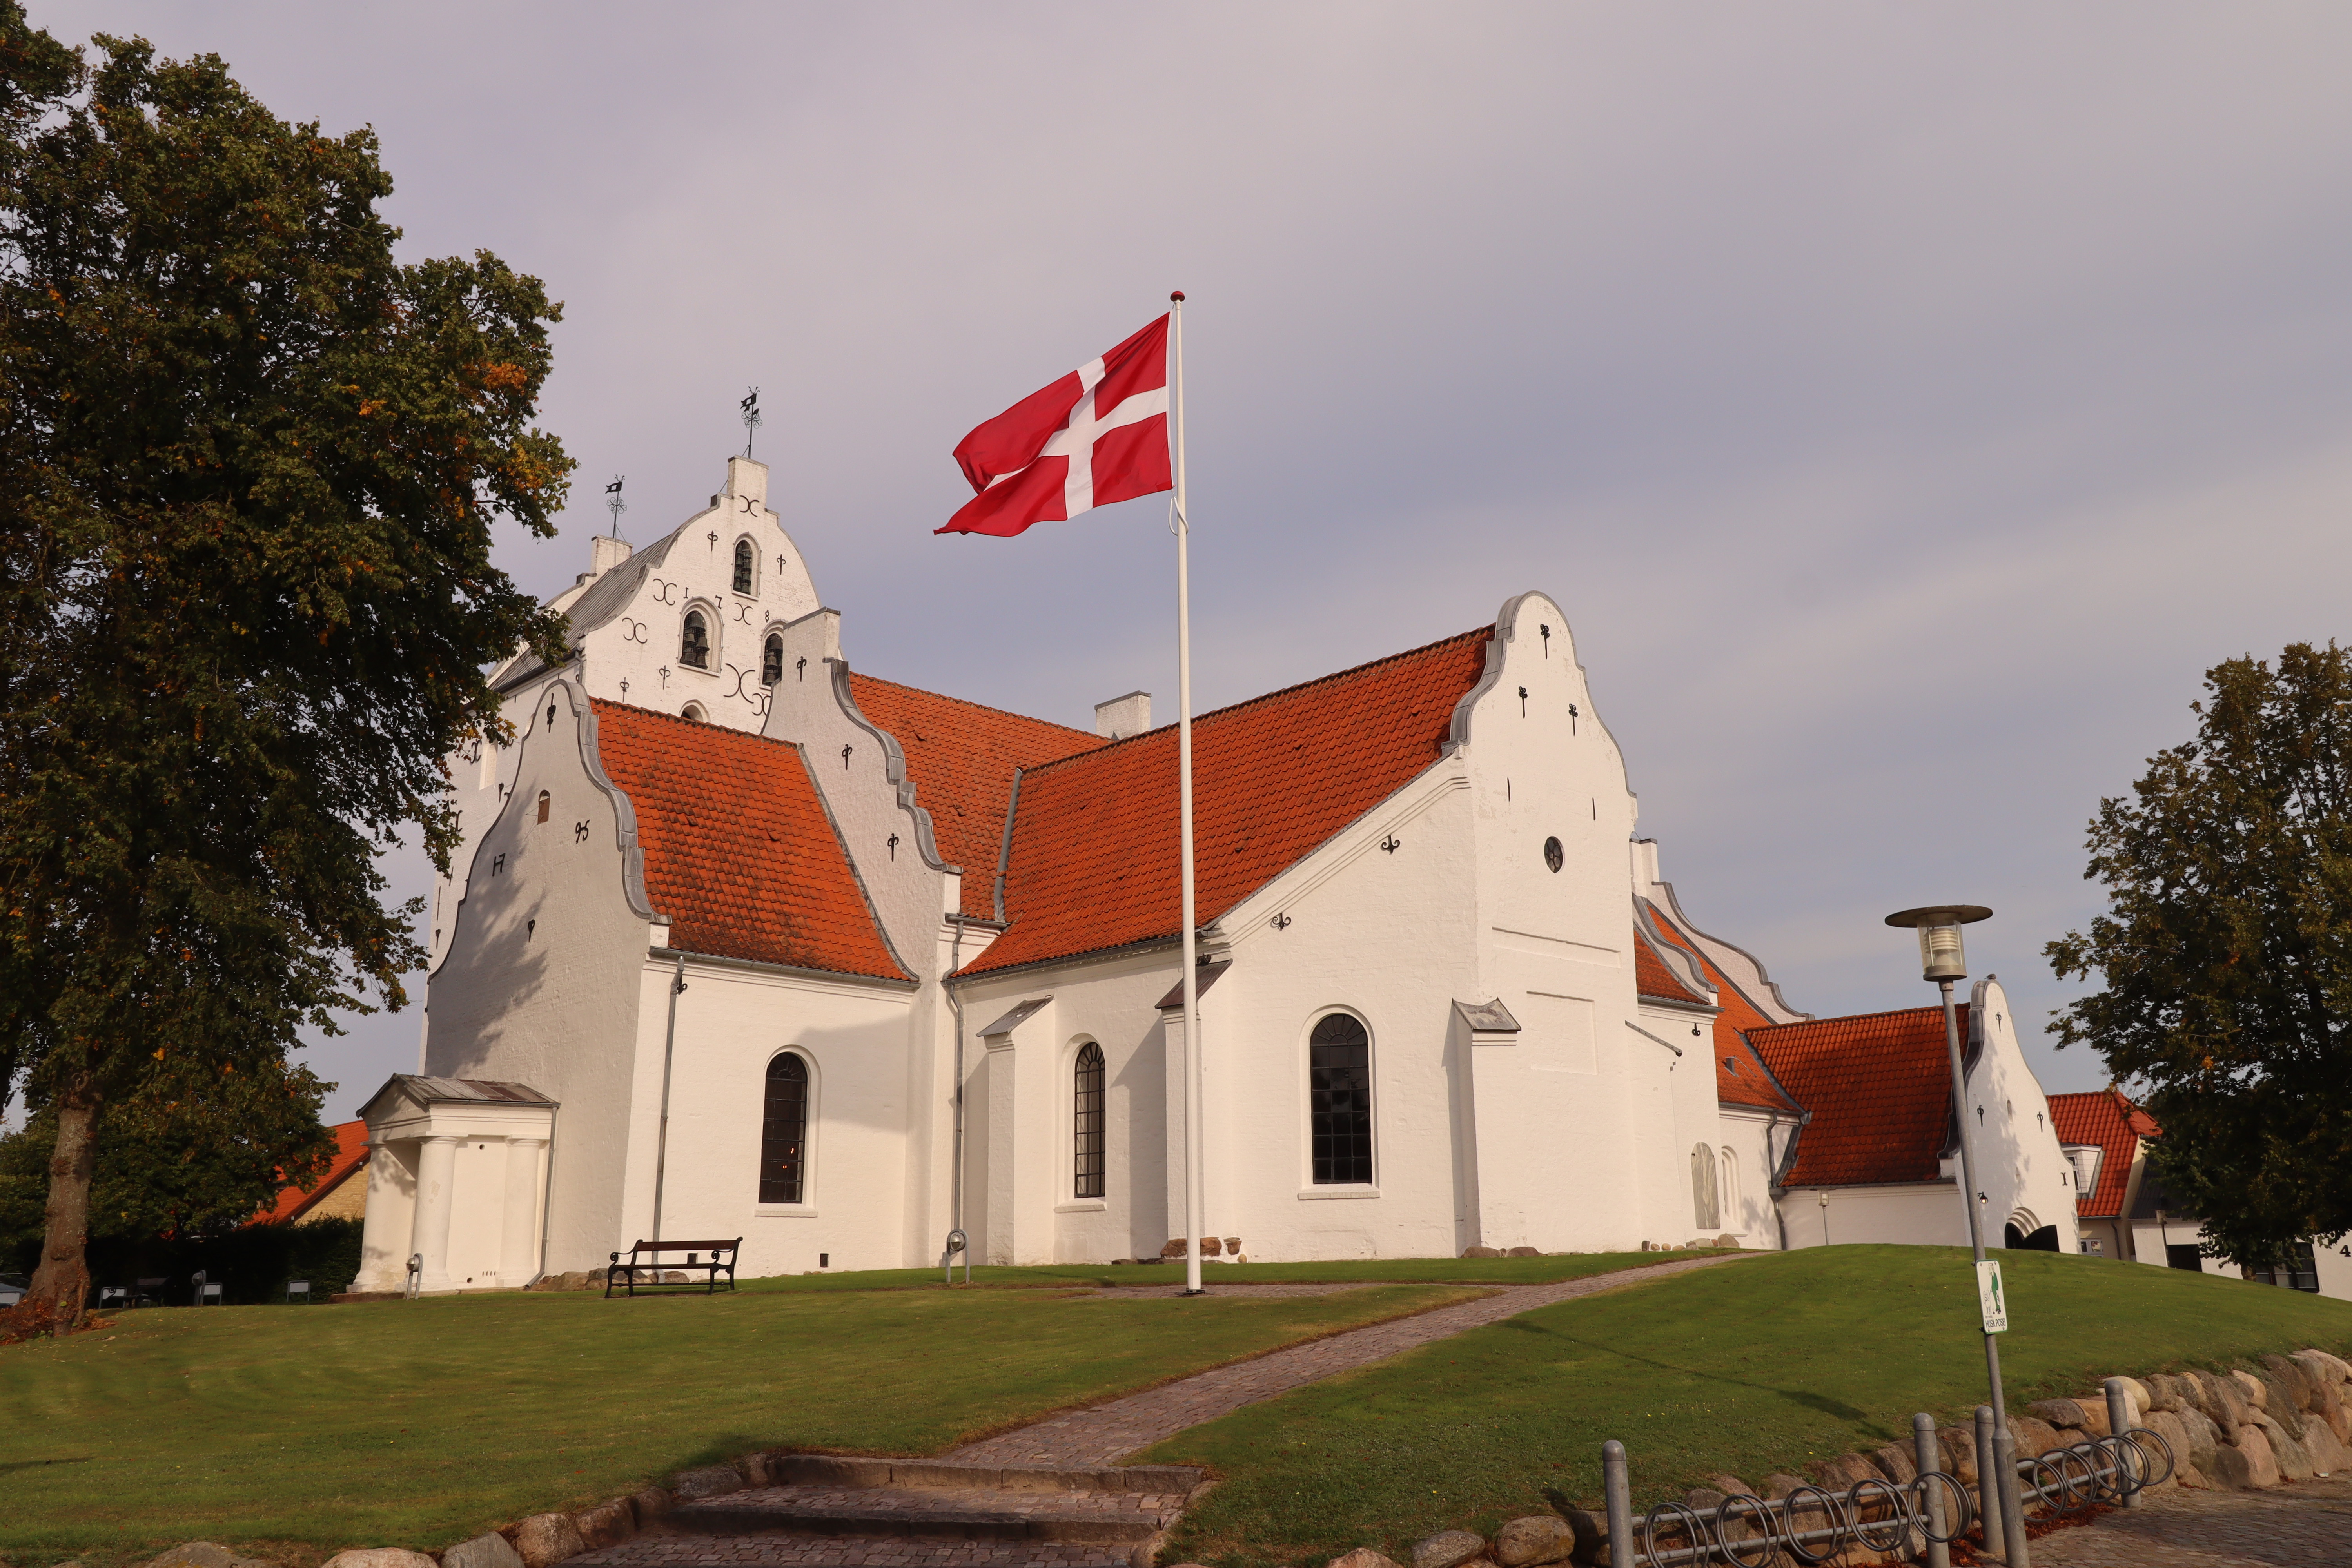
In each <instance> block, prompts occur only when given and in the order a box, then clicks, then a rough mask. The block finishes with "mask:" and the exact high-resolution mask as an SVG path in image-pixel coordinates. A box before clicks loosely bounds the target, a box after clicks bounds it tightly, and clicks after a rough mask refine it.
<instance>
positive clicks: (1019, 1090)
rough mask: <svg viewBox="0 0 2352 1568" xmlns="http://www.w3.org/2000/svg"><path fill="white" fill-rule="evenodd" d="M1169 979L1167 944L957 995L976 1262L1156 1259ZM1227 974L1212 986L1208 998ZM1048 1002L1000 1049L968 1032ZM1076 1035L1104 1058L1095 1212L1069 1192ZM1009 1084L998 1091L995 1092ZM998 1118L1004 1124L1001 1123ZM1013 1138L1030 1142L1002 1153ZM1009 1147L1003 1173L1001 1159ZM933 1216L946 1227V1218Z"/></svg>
mask: <svg viewBox="0 0 2352 1568" xmlns="http://www.w3.org/2000/svg"><path fill="white" fill-rule="evenodd" d="M1178 973H1179V970H1178V965H1177V962H1176V955H1175V952H1174V950H1173V949H1172V948H1171V949H1168V950H1164V951H1152V952H1141V953H1130V954H1125V955H1121V956H1119V957H1116V958H1111V959H1104V960H1096V961H1091V962H1081V963H1067V964H1062V965H1057V966H1055V967H1054V968H1052V969H1049V970H1044V971H1024V972H1022V973H1016V974H1010V975H1002V976H995V977H992V978H988V979H982V980H977V981H974V982H972V983H971V984H966V985H963V986H960V987H959V988H958V991H959V994H960V995H961V998H962V1003H963V1012H964V1021H965V1024H966V1026H967V1028H968V1029H969V1030H971V1031H972V1033H971V1035H970V1037H968V1038H967V1040H966V1042H965V1051H964V1068H965V1074H966V1089H967V1101H966V1103H967V1106H968V1108H969V1119H968V1121H967V1123H966V1133H967V1137H966V1144H965V1147H966V1157H967V1161H968V1164H967V1168H966V1180H967V1186H966V1194H967V1196H966V1205H965V1221H964V1223H965V1229H966V1230H967V1231H968V1232H969V1233H970V1234H971V1242H972V1248H973V1255H974V1259H975V1261H976V1262H980V1263H987V1262H991V1261H1018V1262H1023V1263H1055V1262H1064V1263H1069V1262H1091V1263H1103V1262H1108V1261H1109V1260H1110V1259H1111V1258H1136V1257H1147V1258H1148V1257H1156V1256H1158V1254H1159V1252H1160V1247H1161V1244H1162V1243H1164V1242H1165V1241H1166V1240H1167V1239H1168V1238H1169V1237H1172V1236H1175V1235H1176V1234H1177V1233H1178V1231H1179V1230H1181V1228H1182V1226H1181V1211H1178V1213H1177V1217H1176V1218H1173V1219H1171V1209H1170V1206H1169V1190H1170V1182H1171V1167H1170V1165H1169V1163H1168V1158H1167V1134H1166V1129H1167V1125H1168V1122H1167V1110H1168V1107H1167V1094H1166V1089H1165V1079H1166V1065H1165V1041H1164V1038H1163V1031H1162V1028H1161V1024H1160V1014H1159V1011H1158V1008H1157V1006H1156V1004H1157V1003H1158V1001H1159V1000H1160V997H1161V996H1163V995H1165V994H1167V992H1168V989H1169V987H1171V985H1173V984H1175V983H1176V979H1177V976H1178ZM1231 978H1232V977H1231V976H1230V975H1228V976H1227V977H1226V980H1225V981H1224V982H1221V983H1220V984H1219V985H1218V987H1217V988H1216V990H1215V991H1214V992H1213V993H1212V994H1211V1001H1212V1002H1213V1001H1215V1000H1216V998H1217V996H1219V995H1220V994H1222V993H1223V987H1224V985H1225V984H1229V983H1230V982H1231ZM1048 996H1050V997H1051V998H1053V1004H1052V1005H1051V1006H1049V1007H1047V1008H1045V1009H1044V1010H1042V1012H1041V1013H1039V1014H1037V1015H1034V1016H1031V1017H1030V1018H1029V1019H1027V1020H1025V1021H1024V1026H1022V1027H1019V1028H1016V1029H1014V1030H1013V1032H1012V1034H1011V1036H1010V1038H1009V1040H1008V1041H1006V1042H1005V1043H1003V1045H1001V1046H1000V1047H999V1048H998V1049H995V1050H991V1049H990V1048H989V1047H988V1043H987V1042H985V1041H983V1040H982V1038H981V1037H980V1036H979V1034H978V1031H979V1030H982V1029H984V1028H987V1027H988V1026H990V1025H991V1024H992V1023H994V1022H995V1021H996V1020H997V1019H999V1018H1001V1017H1003V1016H1004V1015H1005V1014H1007V1013H1008V1012H1010V1011H1012V1010H1013V1008H1014V1007H1016V1006H1017V1005H1020V1004H1021V1003H1023V1002H1024V1001H1029V1000H1033V999H1036V998H1041V997H1048ZM1207 1011H1208V1009H1205V1008H1204V1012H1207ZM1211 1016H1214V1015H1213V1014H1211ZM1088 1041H1091V1042H1092V1043H1094V1044H1096V1045H1097V1046H1100V1047H1102V1052H1103V1088H1104V1102H1105V1103H1104V1110H1105V1127H1106V1140H1105V1143H1106V1147H1105V1155H1106V1159H1105V1169H1104V1194H1103V1197H1102V1199H1101V1200H1100V1204H1099V1206H1097V1205H1096V1204H1095V1203H1094V1202H1092V1201H1089V1200H1086V1199H1081V1198H1078V1197H1077V1196H1076V1157H1075V1151H1076V1054H1077V1049H1078V1047H1079V1046H1080V1045H1081V1044H1083V1043H1086V1042H1088ZM1008 1083H1009V1084H1010V1085H1011V1089H1010V1090H1009V1092H1001V1091H1003V1090H1004V1089H1005V1086H1006V1085H1007V1084H1008ZM1008 1116H1009V1117H1012V1118H1013V1119H1014V1121H1013V1125H1012V1126H1010V1127H1008V1126H1007V1125H1006V1121H1005V1119H1006V1118H1007V1117H1008ZM1021 1131H1027V1132H1029V1133H1030V1135H1031V1137H1030V1142H1029V1144H1028V1146H1027V1147H1026V1148H1025V1149H1023V1150H1020V1151H1019V1152H1013V1151H1014V1150H1015V1146H1016V1141H1017V1137H1018V1134H1019V1133H1020V1132H1021ZM1008 1152H1010V1153H1011V1159H1012V1164H1011V1167H1010V1169H1009V1171H1008V1170H1007V1169H1006V1168H1005V1167H1004V1166H1003V1163H1002V1161H1003V1158H1004V1157H1005V1154H1006V1153H1008ZM941 1215H942V1220H943V1221H944V1218H945V1211H944V1210H942V1211H941ZM940 1228H941V1230H942V1231H944V1228H945V1226H944V1224H942V1225H941V1226H940ZM1203 1234H1206V1233H1205V1232H1204V1233H1203ZM1219 1234H1221V1235H1222V1234H1229V1233H1224V1232H1221V1233H1219Z"/></svg>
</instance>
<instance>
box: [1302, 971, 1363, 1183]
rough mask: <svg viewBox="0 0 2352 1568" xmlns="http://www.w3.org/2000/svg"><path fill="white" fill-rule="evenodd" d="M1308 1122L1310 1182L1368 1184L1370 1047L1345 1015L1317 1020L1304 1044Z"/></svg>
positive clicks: (1359, 1029) (1361, 1033)
mask: <svg viewBox="0 0 2352 1568" xmlns="http://www.w3.org/2000/svg"><path fill="white" fill-rule="evenodd" d="M1307 1123H1308V1132H1309V1135H1310V1141H1311V1142H1312V1145H1313V1155H1314V1162H1315V1181H1316V1184H1318V1186H1320V1185H1347V1186H1364V1185H1370V1183H1371V1179H1372V1042H1371V1037H1370V1036H1369V1035H1367V1034H1365V1033H1364V1026H1363V1025H1362V1024H1360V1023H1359V1022H1358V1021H1357V1020H1356V1019H1354V1018H1352V1017H1349V1016H1348V1015H1347V1014H1345V1013H1334V1014H1331V1015H1330V1016H1328V1017H1326V1018H1323V1019H1321V1020H1320V1021H1318V1023H1317V1024H1316V1026H1315V1032H1314V1033H1313V1034H1312V1035H1309V1036H1308V1037H1307Z"/></svg>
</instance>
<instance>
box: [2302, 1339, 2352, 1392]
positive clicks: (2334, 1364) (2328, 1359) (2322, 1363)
mask: <svg viewBox="0 0 2352 1568" xmlns="http://www.w3.org/2000/svg"><path fill="white" fill-rule="evenodd" d="M2293 1359H2294V1361H2296V1362H2298V1363H2301V1364H2302V1366H2303V1369H2304V1370H2305V1372H2307V1373H2310V1374H2311V1375H2312V1377H2313V1378H2315V1380H2317V1381H2318V1382H2321V1383H2324V1384H2327V1385H2329V1386H2330V1387H2332V1388H2341V1387H2343V1386H2344V1384H2346V1383H2347V1381H2352V1362H2347V1361H2346V1360H2345V1359H2344V1358H2343V1357H2342V1356H2339V1355H2331V1354H2329V1353H2328V1352H2326V1351H2324V1350H2320V1349H2317V1348H2316V1347H2315V1348H2313V1349H2311V1350H2305V1351H2297V1352H2294V1358H2293Z"/></svg>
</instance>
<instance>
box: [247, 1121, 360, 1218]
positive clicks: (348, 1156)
mask: <svg viewBox="0 0 2352 1568" xmlns="http://www.w3.org/2000/svg"><path fill="white" fill-rule="evenodd" d="M331 1131H333V1133H334V1134H335V1163H333V1164H331V1165H329V1166H328V1167H327V1173H326V1174H325V1175H323V1176H320V1178H319V1179H318V1180H317V1181H316V1182H314V1183H313V1184H310V1186H307V1187H288V1188H286V1189H285V1190H284V1191H283V1192H280V1193H279V1194H278V1201H277V1203H275V1204H273V1205H270V1206H269V1207H268V1208H266V1209H264V1210H262V1211H261V1213H259V1214H257V1215H254V1216H253V1218H252V1219H250V1220H248V1221H247V1222H246V1223H247V1224H248V1225H290V1224H292V1223H293V1222H294V1221H296V1220H298V1219H300V1218H301V1217H302V1216H303V1215H306V1214H308V1213H310V1209H311V1207H312V1205H316V1204H318V1203H319V1202H320V1200H321V1199H323V1198H325V1197H326V1195H327V1194H330V1193H331V1192H333V1191H334V1190H335V1189H336V1188H337V1187H340V1186H341V1185H342V1184H343V1182H344V1179H345V1178H347V1177H348V1176H350V1175H351V1174H352V1173H353V1172H354V1171H357V1170H358V1169H359V1168H360V1167H361V1166H362V1165H364V1164H366V1163H367V1123H366V1122H364V1121H342V1122H338V1123H337V1124H336V1125H335V1126H334V1127H333V1128H332V1129H331Z"/></svg>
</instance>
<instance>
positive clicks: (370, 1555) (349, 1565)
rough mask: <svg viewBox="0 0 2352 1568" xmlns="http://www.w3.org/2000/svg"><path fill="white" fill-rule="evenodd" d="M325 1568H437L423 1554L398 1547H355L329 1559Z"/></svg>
mask: <svg viewBox="0 0 2352 1568" xmlns="http://www.w3.org/2000/svg"><path fill="white" fill-rule="evenodd" d="M324 1568H435V1564H434V1562H433V1559H431V1558H430V1557H427V1556H425V1553H423V1552H410V1551H407V1550H405V1549H404V1548H402V1547H398V1546H355V1547H353V1548H352V1549H351V1550H350V1551H349V1552H336V1553H335V1554H334V1555H333V1556H332V1557H330V1558H328V1559H327V1561H326V1563H325V1564H324Z"/></svg>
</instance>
